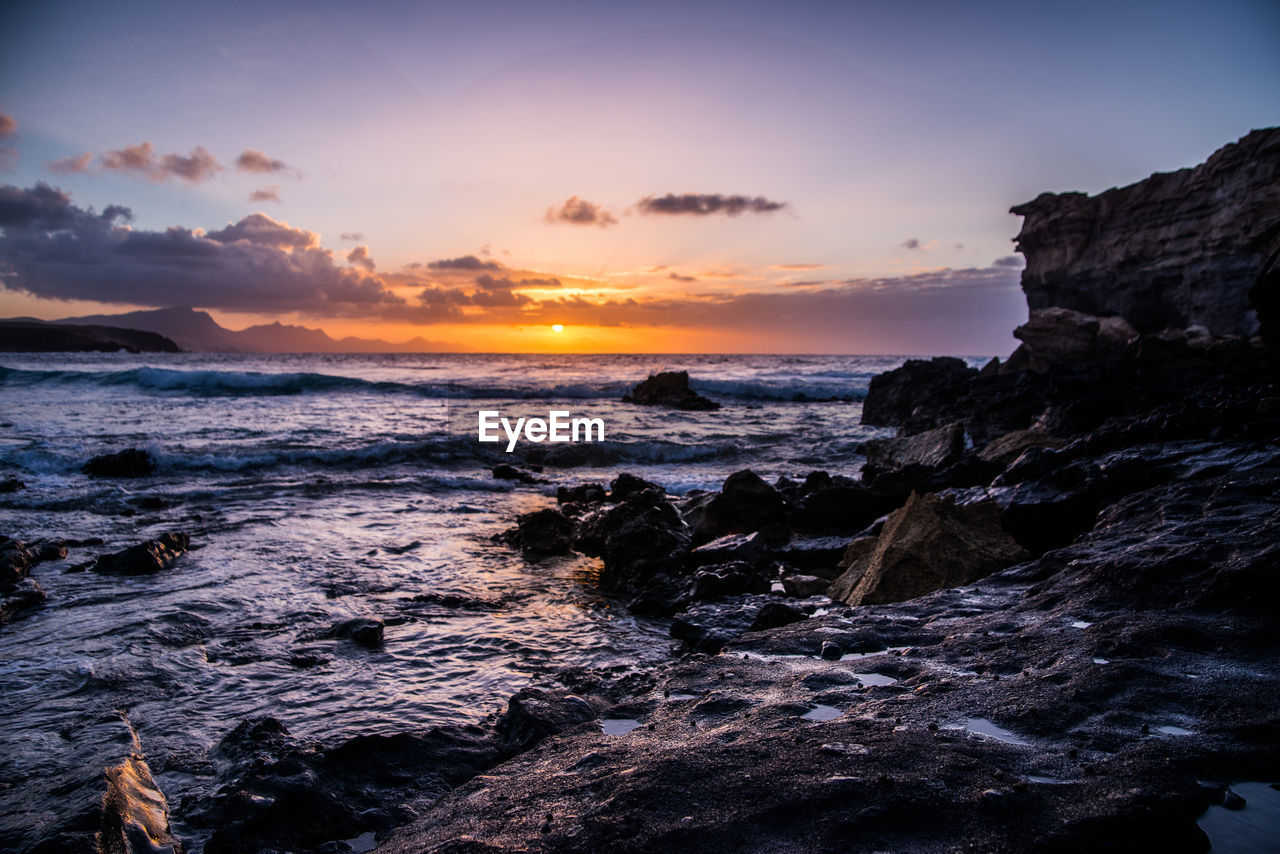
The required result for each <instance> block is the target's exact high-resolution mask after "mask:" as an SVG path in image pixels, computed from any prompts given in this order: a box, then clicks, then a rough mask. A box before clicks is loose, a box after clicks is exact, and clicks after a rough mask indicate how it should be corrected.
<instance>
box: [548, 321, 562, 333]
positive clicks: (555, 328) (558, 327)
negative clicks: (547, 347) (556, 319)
mask: <svg viewBox="0 0 1280 854" xmlns="http://www.w3.org/2000/svg"><path fill="white" fill-rule="evenodd" d="M551 331H552V332H564V325H563V324H561V323H557V324H555V325H554V326H552V327H551Z"/></svg>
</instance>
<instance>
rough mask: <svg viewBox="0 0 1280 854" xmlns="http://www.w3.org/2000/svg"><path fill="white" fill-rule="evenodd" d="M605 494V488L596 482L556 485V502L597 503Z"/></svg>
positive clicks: (602, 499)
mask: <svg viewBox="0 0 1280 854" xmlns="http://www.w3.org/2000/svg"><path fill="white" fill-rule="evenodd" d="M607 496H608V493H606V492H605V488H604V487H603V486H601V485H600V484H598V483H584V484H580V485H578V486H557V487H556V503H558V504H599V503H600V502H601V501H604V500H605V498H606V497H607Z"/></svg>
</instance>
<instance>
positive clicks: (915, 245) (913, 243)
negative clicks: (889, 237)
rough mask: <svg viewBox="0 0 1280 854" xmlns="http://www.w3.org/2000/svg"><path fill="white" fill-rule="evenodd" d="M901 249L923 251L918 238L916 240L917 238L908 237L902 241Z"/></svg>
mask: <svg viewBox="0 0 1280 854" xmlns="http://www.w3.org/2000/svg"><path fill="white" fill-rule="evenodd" d="M902 248H903V249H920V250H923V249H924V245H923V244H921V243H920V238H918V237H908V238H907V239H906V240H904V241H902Z"/></svg>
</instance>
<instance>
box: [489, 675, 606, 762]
mask: <svg viewBox="0 0 1280 854" xmlns="http://www.w3.org/2000/svg"><path fill="white" fill-rule="evenodd" d="M598 717H599V713H598V712H597V711H596V710H595V708H594V707H593V706H592V705H591V704H590V703H588V702H587V701H586V700H584V699H583V698H582V697H579V696H577V695H576V694H564V693H557V692H554V691H548V690H546V689H543V688H525V689H524V690H522V691H521V692H520V693H518V694H516V695H515V696H514V697H512V698H511V700H510V701H509V702H508V703H507V711H506V714H504V715H503V716H502V718H501V719H500V720H499V721H498V732H500V733H501V734H502V735H503V736H505V737H506V738H507V739H508V740H510V741H512V742H514V743H515V744H518V745H520V746H521V747H522V748H524V747H531V746H533V745H534V744H536V743H537V742H539V741H541V740H542V739H544V738H546V737H547V736H549V735H554V734H556V733H558V732H563V731H564V730H566V729H568V728H570V727H573V726H577V725H578V724H582V723H586V722H587V721H593V720H595V719H596V718H598Z"/></svg>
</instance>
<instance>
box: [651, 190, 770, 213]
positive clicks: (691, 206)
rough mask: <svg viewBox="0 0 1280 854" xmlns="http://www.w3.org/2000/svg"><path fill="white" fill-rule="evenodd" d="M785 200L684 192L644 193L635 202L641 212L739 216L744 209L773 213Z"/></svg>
mask: <svg viewBox="0 0 1280 854" xmlns="http://www.w3.org/2000/svg"><path fill="white" fill-rule="evenodd" d="M787 206H788V205H787V203H786V202H775V201H772V200H770V199H766V198H765V197H764V196H756V197H754V198H752V197H751V196H740V195H732V196H725V195H721V194H720V193H684V194H682V195H676V194H675V193H667V194H666V195H665V196H645V197H644V198H643V199H641V200H640V201H638V202H636V209H637V210H639V211H640V213H642V214H667V215H679V214H692V215H694V216H708V215H710V214H726V215H728V216H738V215H739V214H742V213H774V212H775V211H780V210H782V209H784V208H786V207H787Z"/></svg>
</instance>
